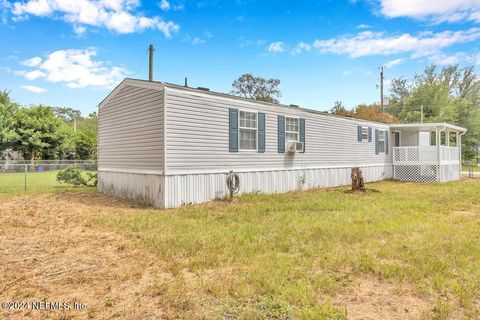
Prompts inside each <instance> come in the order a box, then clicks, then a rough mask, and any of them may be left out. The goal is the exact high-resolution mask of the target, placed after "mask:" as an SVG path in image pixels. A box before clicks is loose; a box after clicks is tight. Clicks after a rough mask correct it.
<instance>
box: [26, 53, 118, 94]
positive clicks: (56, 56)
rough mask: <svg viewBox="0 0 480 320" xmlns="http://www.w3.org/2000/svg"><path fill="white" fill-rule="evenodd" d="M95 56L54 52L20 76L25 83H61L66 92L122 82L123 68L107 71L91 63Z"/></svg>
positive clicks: (101, 64)
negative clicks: (38, 81)
mask: <svg viewBox="0 0 480 320" xmlns="http://www.w3.org/2000/svg"><path fill="white" fill-rule="evenodd" d="M96 54H97V52H96V50H95V49H87V50H80V49H70V50H58V51H55V52H52V53H51V54H49V55H48V56H47V57H46V58H45V59H44V60H43V61H42V62H41V63H39V64H37V65H35V69H34V70H32V71H29V72H25V71H22V72H21V73H20V74H21V75H23V76H24V77H25V78H26V79H28V80H35V79H40V78H41V79H45V80H46V81H48V82H54V83H65V84H66V86H67V87H69V88H84V87H104V88H111V87H113V86H115V85H116V84H117V83H118V82H120V81H121V80H122V79H123V78H125V76H126V74H127V71H126V70H125V69H124V68H121V67H107V66H105V63H104V62H102V61H96V60H93V58H94V57H95V56H96ZM36 58H37V57H36ZM29 60H32V59H29ZM29 60H26V61H29Z"/></svg>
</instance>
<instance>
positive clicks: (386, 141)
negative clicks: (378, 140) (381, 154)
mask: <svg viewBox="0 0 480 320" xmlns="http://www.w3.org/2000/svg"><path fill="white" fill-rule="evenodd" d="M388 134H389V132H388V130H386V131H385V154H388Z"/></svg>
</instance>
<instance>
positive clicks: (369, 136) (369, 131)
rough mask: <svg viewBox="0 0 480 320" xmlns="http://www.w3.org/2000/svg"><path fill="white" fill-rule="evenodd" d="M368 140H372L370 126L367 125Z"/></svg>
mask: <svg viewBox="0 0 480 320" xmlns="http://www.w3.org/2000/svg"><path fill="white" fill-rule="evenodd" d="M368 142H372V128H370V127H368Z"/></svg>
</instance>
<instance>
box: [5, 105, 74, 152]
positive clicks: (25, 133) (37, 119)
mask: <svg viewBox="0 0 480 320" xmlns="http://www.w3.org/2000/svg"><path fill="white" fill-rule="evenodd" d="M69 139H71V129H70V128H69V127H68V126H67V125H66V124H65V123H64V122H63V121H62V120H60V119H59V118H57V117H56V116H55V114H54V111H53V109H52V108H51V107H48V106H43V105H38V106H32V107H30V108H19V109H18V111H17V112H16V113H15V116H14V117H13V120H12V126H11V128H10V129H9V131H8V133H7V137H6V145H7V147H10V148H12V149H14V150H17V151H21V152H22V153H23V156H24V157H25V158H26V159H31V160H34V159H57V158H68V157H69V150H68V149H67V148H65V146H66V145H68V144H69Z"/></svg>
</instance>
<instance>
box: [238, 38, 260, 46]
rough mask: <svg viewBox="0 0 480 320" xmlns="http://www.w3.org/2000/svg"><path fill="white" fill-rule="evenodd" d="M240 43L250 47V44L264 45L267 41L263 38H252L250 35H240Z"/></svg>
mask: <svg viewBox="0 0 480 320" xmlns="http://www.w3.org/2000/svg"><path fill="white" fill-rule="evenodd" d="M238 43H239V45H240V47H250V46H263V45H264V44H265V43H266V41H265V40H263V39H259V40H252V39H250V38H248V37H243V36H242V37H240V38H238Z"/></svg>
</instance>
